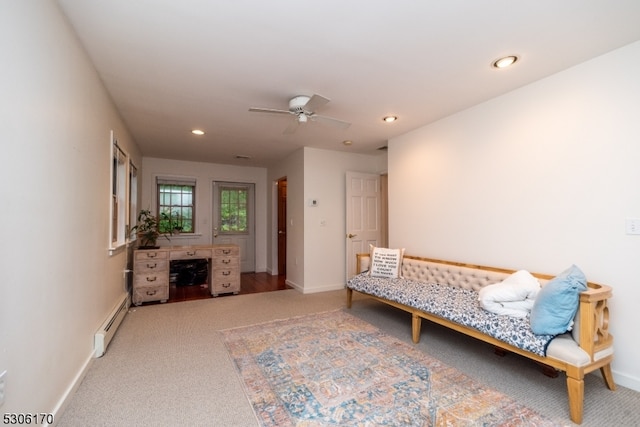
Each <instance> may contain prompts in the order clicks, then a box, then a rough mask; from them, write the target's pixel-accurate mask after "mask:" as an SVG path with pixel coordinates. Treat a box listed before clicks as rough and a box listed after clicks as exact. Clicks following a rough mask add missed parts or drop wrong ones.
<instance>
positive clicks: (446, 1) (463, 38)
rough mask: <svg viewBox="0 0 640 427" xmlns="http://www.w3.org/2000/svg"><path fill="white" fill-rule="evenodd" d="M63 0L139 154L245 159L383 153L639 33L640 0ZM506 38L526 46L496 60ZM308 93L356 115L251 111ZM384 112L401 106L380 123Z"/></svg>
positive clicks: (332, 109) (505, 49) (508, 49)
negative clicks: (328, 121) (506, 60)
mask: <svg viewBox="0 0 640 427" xmlns="http://www.w3.org/2000/svg"><path fill="white" fill-rule="evenodd" d="M58 3H59V4H60V5H61V7H62V9H63V12H64V13H65V14H66V16H67V17H68V19H69V21H70V22H71V25H72V26H73V27H74V28H75V30H76V32H77V33H78V36H79V38H80V40H81V41H82V43H83V44H84V46H85V48H86V50H87V52H88V54H89V55H90V57H91V59H92V61H93V63H94V64H95V67H96V68H97V70H98V72H99V73H100V76H101V78H102V80H103V81H104V84H105V85H106V87H107V89H108V91H109V92H110V94H111V96H112V97H113V100H114V102H115V104H116V106H117V108H118V110H119V111H120V113H121V115H122V117H123V119H124V121H125V122H126V124H127V126H128V128H129V130H130V131H131V133H132V135H133V137H134V138H135V140H136V142H137V143H138V145H139V146H140V148H141V150H142V152H143V155H144V156H149V157H161V158H171V159H182V160H194V161H204V162H213V163H224V164H237V165H250V166H268V165H269V164H272V163H273V162H275V161H278V160H279V159H282V158H283V157H285V156H287V155H288V154H290V153H292V152H293V151H294V150H296V149H298V148H300V147H302V146H309V147H316V148H323V149H329V150H345V151H351V152H357V153H379V151H377V149H378V148H379V147H382V146H385V145H386V141H387V140H388V139H390V138H393V137H394V136H397V135H400V134H403V133H406V132H407V131H410V130H412V129H415V128H418V127H420V126H423V125H425V124H427V123H431V122H433V121H435V120H438V119H440V118H442V117H445V116H448V115H450V114H453V113H455V112H457V111H460V110H463V109H465V108H468V107H470V106H473V105H475V104H478V103H481V102H483V101H486V100H488V99H491V98H493V97H496V96H498V95H501V94H503V93H506V92H508V91H511V90H513V89H516V88H518V87H520V86H523V85H526V84H528V83H530V82H533V81H535V80H538V79H541V78H543V77H545V76H548V75H551V74H554V73H556V72H558V71H561V70H563V69H566V68H568V67H571V66H573V65H575V64H578V63H580V62H583V61H585V60H588V59H590V58H593V57H595V56H598V55H600V54H603V53H605V52H608V51H610V50H613V49H615V48H618V47H621V46H624V45H626V44H629V43H631V42H634V41H636V40H640V1H638V0H606V1H605V0H562V1H559V0H535V1H534V0H529V1H514V0H484V1H480V0H440V1H435V0H422V1H418V0H394V1H379V0H319V1H308V2H301V1H294V0H270V1H265V0H233V1H231V0H217V1H212V0H108V1H104V0H58ZM507 54H517V55H518V56H519V57H520V60H519V61H518V62H517V63H516V64H515V65H514V66H513V67H511V68H509V69H505V70H496V69H493V68H491V67H490V63H491V62H492V61H493V60H494V59H496V58H498V57H500V56H502V55H507ZM314 93H317V94H320V95H323V96H325V97H327V98H330V99H331V102H329V103H328V104H327V105H326V106H324V107H323V108H322V109H321V110H319V111H318V113H319V114H321V115H326V116H330V117H335V118H338V119H341V120H344V121H347V122H350V123H352V125H351V126H350V127H349V128H348V129H346V130H342V129H335V128H332V127H327V126H325V125H323V124H321V123H317V122H309V123H306V124H303V125H301V127H300V128H299V129H298V131H297V132H296V133H294V134H293V135H284V134H283V131H284V129H285V128H286V127H287V125H288V123H289V120H291V119H290V118H289V117H288V116H286V115H282V116H280V115H273V114H265V113H254V112H249V111H248V110H249V108H250V107H266V108H276V109H285V110H286V109H287V108H288V100H289V99H290V98H291V97H293V96H296V95H312V94H314ZM388 114H393V115H396V116H398V117H399V120H398V121H397V122H395V123H393V124H386V123H383V122H382V117H383V116H385V115H388ZM193 128H201V129H203V130H205V131H206V134H205V135H204V136H200V137H197V136H194V135H192V134H191V133H190V130H191V129H193ZM344 140H352V141H353V144H352V145H351V146H350V147H345V146H344V145H343V144H342V141H344ZM236 155H247V156H250V157H251V159H250V160H239V159H236V158H235V156H236Z"/></svg>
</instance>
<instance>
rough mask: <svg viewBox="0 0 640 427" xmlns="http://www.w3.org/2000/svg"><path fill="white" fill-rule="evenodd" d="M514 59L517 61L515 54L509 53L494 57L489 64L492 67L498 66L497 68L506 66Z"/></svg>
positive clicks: (514, 61)
mask: <svg viewBox="0 0 640 427" xmlns="http://www.w3.org/2000/svg"><path fill="white" fill-rule="evenodd" d="M516 61H518V57H517V56H516V55H509V56H504V57H502V58H498V59H496V60H495V61H493V63H492V64H491V66H492V67H493V68H498V69H501V68H507V67H509V66H511V65H513V64H515V63H516Z"/></svg>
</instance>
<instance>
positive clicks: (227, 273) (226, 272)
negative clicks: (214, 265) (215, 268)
mask: <svg viewBox="0 0 640 427" xmlns="http://www.w3.org/2000/svg"><path fill="white" fill-rule="evenodd" d="M230 274H231V272H230V271H223V272H222V275H223V276H228V275H230Z"/></svg>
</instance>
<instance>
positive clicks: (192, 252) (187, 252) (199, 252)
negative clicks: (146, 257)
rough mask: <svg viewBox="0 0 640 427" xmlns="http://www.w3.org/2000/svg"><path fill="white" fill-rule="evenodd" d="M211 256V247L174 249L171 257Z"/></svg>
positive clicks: (203, 257)
mask: <svg viewBox="0 0 640 427" xmlns="http://www.w3.org/2000/svg"><path fill="white" fill-rule="evenodd" d="M209 258H211V249H181V250H172V251H171V259H172V260H176V259H209Z"/></svg>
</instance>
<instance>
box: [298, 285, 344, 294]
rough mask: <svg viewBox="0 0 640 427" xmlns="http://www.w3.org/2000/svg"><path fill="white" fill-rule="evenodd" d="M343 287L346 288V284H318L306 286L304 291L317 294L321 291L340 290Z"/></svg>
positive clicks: (304, 292)
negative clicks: (310, 286)
mask: <svg viewBox="0 0 640 427" xmlns="http://www.w3.org/2000/svg"><path fill="white" fill-rule="evenodd" d="M341 289H345V287H344V284H339V285H326V286H318V287H315V288H306V287H305V288H304V289H303V291H302V293H303V294H317V293H319V292H329V291H339V290H341ZM345 295H346V294H345Z"/></svg>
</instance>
